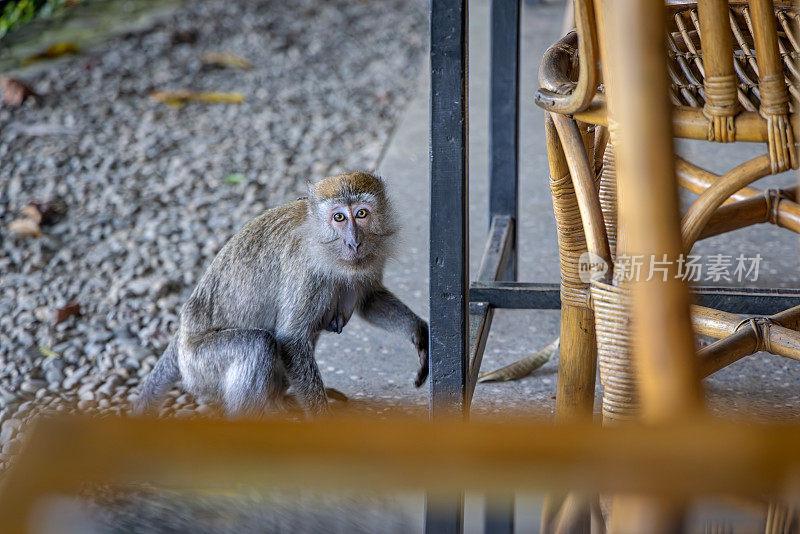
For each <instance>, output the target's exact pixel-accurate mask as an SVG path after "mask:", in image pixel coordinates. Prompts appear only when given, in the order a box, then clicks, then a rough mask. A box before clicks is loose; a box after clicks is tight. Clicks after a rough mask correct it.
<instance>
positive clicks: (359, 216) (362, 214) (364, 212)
mask: <svg viewBox="0 0 800 534" xmlns="http://www.w3.org/2000/svg"><path fill="white" fill-rule="evenodd" d="M367 215H369V212H368V211H367V210H365V209H364V208H361V209H360V210H358V211H357V212H356V219H364V218H366V216H367Z"/></svg>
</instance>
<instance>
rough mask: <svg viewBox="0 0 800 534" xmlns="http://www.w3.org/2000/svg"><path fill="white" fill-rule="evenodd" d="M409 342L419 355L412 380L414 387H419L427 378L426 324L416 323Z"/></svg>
mask: <svg viewBox="0 0 800 534" xmlns="http://www.w3.org/2000/svg"><path fill="white" fill-rule="evenodd" d="M411 341H412V342H413V343H414V347H415V348H416V349H417V354H418V355H419V370H418V371H417V377H416V378H415V379H414V385H415V386H416V387H420V386H422V384H424V383H425V380H426V379H427V378H428V323H426V322H425V321H423V320H420V321H419V322H418V323H417V327H416V328H415V329H414V334H413V335H412V336H411Z"/></svg>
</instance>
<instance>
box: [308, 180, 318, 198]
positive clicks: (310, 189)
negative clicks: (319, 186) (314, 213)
mask: <svg viewBox="0 0 800 534" xmlns="http://www.w3.org/2000/svg"><path fill="white" fill-rule="evenodd" d="M315 192H316V191H315V189H314V182H312V181H311V180H309V179H308V178H306V196H307V197H308V198H314V197H315Z"/></svg>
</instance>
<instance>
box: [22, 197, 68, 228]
mask: <svg viewBox="0 0 800 534" xmlns="http://www.w3.org/2000/svg"><path fill="white" fill-rule="evenodd" d="M34 210H36V212H38V213H39V216H40V217H41V220H39V221H37V222H39V224H49V223H51V222H53V221H55V220H56V219H58V218H59V217H60V216H61V215H63V214H64V212H66V211H67V207H66V205H65V204H64V203H63V202H62V201H60V200H57V199H56V200H45V201H41V202H40V201H37V200H35V201H33V202H31V203H30V204H28V205H27V206H25V207H24V208H22V210H20V213H22V214H23V215H27V216H28V217H31V218H32V219H34V220H35V216H32V215H28V212H30V213H31V214H33V213H34Z"/></svg>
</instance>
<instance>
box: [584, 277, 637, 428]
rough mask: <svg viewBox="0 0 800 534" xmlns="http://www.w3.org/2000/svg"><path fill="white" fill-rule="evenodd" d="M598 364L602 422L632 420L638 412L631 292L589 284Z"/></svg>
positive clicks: (603, 285) (602, 284)
mask: <svg viewBox="0 0 800 534" xmlns="http://www.w3.org/2000/svg"><path fill="white" fill-rule="evenodd" d="M591 294H592V305H593V307H594V320H595V333H596V336H597V362H598V368H599V370H600V382H601V383H602V384H603V419H604V421H606V422H613V421H623V420H628V419H633V418H634V417H636V415H637V413H638V411H639V405H638V402H637V395H636V378H635V370H634V367H633V362H632V360H631V326H630V292H629V291H628V290H626V289H624V288H621V287H617V286H612V285H610V284H606V283H603V282H599V281H596V280H595V281H593V282H592V288H591Z"/></svg>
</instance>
